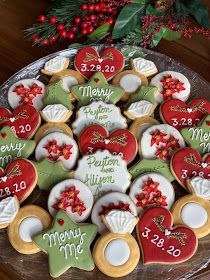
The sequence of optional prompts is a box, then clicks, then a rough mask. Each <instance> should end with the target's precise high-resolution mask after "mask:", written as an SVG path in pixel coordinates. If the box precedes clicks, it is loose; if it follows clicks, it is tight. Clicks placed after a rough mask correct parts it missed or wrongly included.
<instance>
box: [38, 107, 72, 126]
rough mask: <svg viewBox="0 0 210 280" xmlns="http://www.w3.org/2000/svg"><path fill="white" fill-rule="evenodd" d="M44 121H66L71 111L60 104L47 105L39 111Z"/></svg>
mask: <svg viewBox="0 0 210 280" xmlns="http://www.w3.org/2000/svg"><path fill="white" fill-rule="evenodd" d="M40 114H41V116H42V118H43V120H44V121H46V122H53V123H60V122H66V121H68V119H69V118H70V117H71V114H72V111H69V110H68V109H67V108H66V107H65V106H64V105H62V104H53V105H47V106H46V107H44V109H42V111H41V112H40Z"/></svg>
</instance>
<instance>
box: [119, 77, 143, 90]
mask: <svg viewBox="0 0 210 280" xmlns="http://www.w3.org/2000/svg"><path fill="white" fill-rule="evenodd" d="M120 86H121V88H123V89H124V90H125V92H128V93H132V92H135V91H136V90H137V89H138V88H139V87H140V86H141V79H140V78H139V77H138V76H137V75H135V74H126V75H124V76H122V78H121V79H120Z"/></svg>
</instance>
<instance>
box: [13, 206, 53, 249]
mask: <svg viewBox="0 0 210 280" xmlns="http://www.w3.org/2000/svg"><path fill="white" fill-rule="evenodd" d="M50 225H51V217H50V215H49V214H48V212H47V211H46V210H44V209H43V208H41V207H39V206H36V205H26V206H24V207H22V208H20V210H19V212H18V214H17V215H16V217H15V219H14V220H13V222H12V223H11V224H9V227H8V238H9V241H10V243H11V245H12V246H13V247H14V249H15V250H17V251H18V252H19V253H21V254H35V253H38V252H40V249H39V247H38V246H37V245H36V244H35V243H34V242H33V241H32V237H33V236H35V235H36V234H38V233H39V232H41V231H43V230H44V229H46V228H48V227H49V226H50Z"/></svg>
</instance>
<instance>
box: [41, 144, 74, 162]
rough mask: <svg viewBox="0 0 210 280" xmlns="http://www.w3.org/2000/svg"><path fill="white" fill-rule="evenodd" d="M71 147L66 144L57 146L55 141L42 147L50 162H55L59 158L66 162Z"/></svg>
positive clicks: (69, 155)
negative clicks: (46, 152)
mask: <svg viewBox="0 0 210 280" xmlns="http://www.w3.org/2000/svg"><path fill="white" fill-rule="evenodd" d="M72 147H73V146H72V145H67V144H66V143H63V145H61V146H60V145H58V143H57V141H56V140H51V141H48V142H47V144H46V145H45V146H44V147H43V148H44V149H46V150H47V151H48V153H49V156H48V158H49V159H50V160H53V161H56V160H58V159H59V158H60V157H62V156H63V157H64V159H65V160H68V159H69V158H70V157H71V154H72V152H71V149H72Z"/></svg>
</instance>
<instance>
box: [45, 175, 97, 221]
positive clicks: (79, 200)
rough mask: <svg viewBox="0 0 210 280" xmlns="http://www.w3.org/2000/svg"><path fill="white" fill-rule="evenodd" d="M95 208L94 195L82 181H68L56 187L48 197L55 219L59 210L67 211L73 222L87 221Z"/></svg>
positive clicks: (50, 209) (51, 212)
mask: <svg viewBox="0 0 210 280" xmlns="http://www.w3.org/2000/svg"><path fill="white" fill-rule="evenodd" d="M92 206H93V195H92V192H91V191H90V189H89V188H88V187H87V186H86V185H85V184H84V183H82V182H81V181H79V180H76V179H67V180H64V181H62V182H60V183H58V184H57V185H55V186H54V187H53V188H52V189H51V191H50V194H49V197H48V210H49V212H50V214H51V215H52V216H53V217H54V216H55V214H56V212H57V211H58V210H63V211H66V213H67V215H68V216H69V217H70V218H71V220H72V221H74V222H76V223H80V222H83V221H85V220H86V219H87V218H88V217H89V215H90V212H91V209H92Z"/></svg>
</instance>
